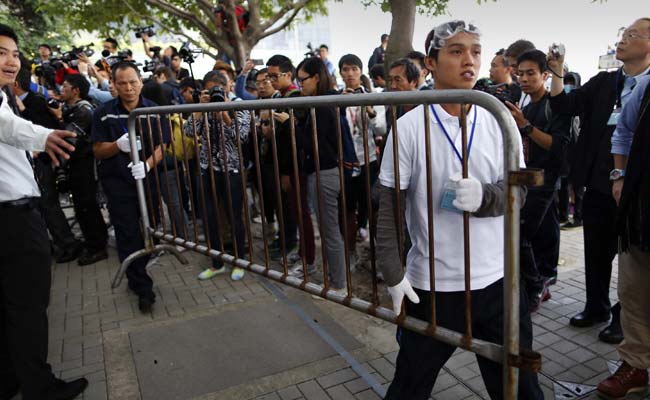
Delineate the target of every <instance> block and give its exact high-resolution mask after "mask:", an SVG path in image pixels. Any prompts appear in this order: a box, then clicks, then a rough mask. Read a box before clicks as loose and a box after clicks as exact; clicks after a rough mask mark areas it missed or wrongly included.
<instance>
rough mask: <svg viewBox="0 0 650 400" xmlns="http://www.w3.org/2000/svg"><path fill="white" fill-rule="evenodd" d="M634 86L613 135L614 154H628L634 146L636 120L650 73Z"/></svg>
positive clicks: (649, 80) (649, 79)
mask: <svg viewBox="0 0 650 400" xmlns="http://www.w3.org/2000/svg"><path fill="white" fill-rule="evenodd" d="M637 82H638V83H637V84H636V86H635V87H634V90H633V91H632V93H631V94H630V95H629V96H628V98H627V102H626V103H625V105H624V106H623V110H622V111H621V116H620V117H619V119H618V123H617V124H616V130H615V131H614V134H613V135H612V154H620V155H624V156H627V155H628V154H629V153H630V148H631V147H632V139H633V138H634V130H635V129H636V121H637V118H638V117H639V108H640V107H641V101H642V100H643V94H644V93H645V91H646V88H647V87H648V85H649V84H650V75H646V76H644V77H642V78H640V79H639V80H638V81H637Z"/></svg>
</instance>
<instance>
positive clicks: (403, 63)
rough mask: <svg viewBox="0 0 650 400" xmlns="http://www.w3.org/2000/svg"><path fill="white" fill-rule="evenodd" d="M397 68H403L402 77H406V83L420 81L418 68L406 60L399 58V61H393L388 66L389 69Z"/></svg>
mask: <svg viewBox="0 0 650 400" xmlns="http://www.w3.org/2000/svg"><path fill="white" fill-rule="evenodd" d="M397 67H404V75H406V80H407V81H409V82H416V83H417V82H418V81H419V80H420V71H419V70H418V67H417V66H416V65H415V63H413V61H411V60H409V59H408V58H400V59H399V60H395V61H393V63H392V64H391V65H390V69H393V68H397Z"/></svg>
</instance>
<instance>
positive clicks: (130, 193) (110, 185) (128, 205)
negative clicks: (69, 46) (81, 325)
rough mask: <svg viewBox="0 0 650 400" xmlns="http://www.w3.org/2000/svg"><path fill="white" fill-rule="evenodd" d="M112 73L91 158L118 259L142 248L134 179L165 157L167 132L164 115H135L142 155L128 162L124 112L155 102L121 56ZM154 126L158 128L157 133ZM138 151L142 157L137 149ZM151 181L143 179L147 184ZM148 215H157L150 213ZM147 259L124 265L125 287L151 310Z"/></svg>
mask: <svg viewBox="0 0 650 400" xmlns="http://www.w3.org/2000/svg"><path fill="white" fill-rule="evenodd" d="M112 78H113V82H114V85H115V90H116V91H117V98H116V99H114V100H111V101H109V102H107V103H104V104H103V105H102V106H101V107H100V108H98V109H97V110H96V111H95V113H94V115H93V127H92V133H91V139H92V142H93V152H94V153H95V157H96V158H97V159H98V160H100V162H99V167H98V172H99V178H100V179H101V183H102V187H103V188H104V192H105V193H106V197H107V198H108V212H109V214H110V217H111V222H112V223H113V227H114V228H115V239H116V241H117V253H118V257H119V260H120V262H123V261H124V260H125V259H126V258H127V257H128V256H129V255H131V254H133V253H134V252H136V251H138V250H141V249H142V248H144V239H143V237H142V233H141V232H140V224H139V223H138V221H139V220H140V217H141V215H140V209H139V206H138V197H137V192H136V185H135V180H136V179H144V178H145V177H146V176H147V174H148V173H149V172H150V171H151V170H152V169H153V168H156V167H157V166H158V164H159V163H160V161H161V160H162V159H163V158H164V154H165V146H166V145H167V144H168V143H169V141H170V134H169V122H168V121H167V119H166V117H164V116H161V120H160V125H159V124H158V123H157V122H156V120H155V118H151V119H150V120H151V124H148V123H147V119H146V117H139V118H144V119H143V120H142V121H136V135H137V137H138V139H139V143H141V146H142V151H144V158H143V160H141V161H140V162H139V163H137V164H133V162H132V161H131V146H130V143H129V134H128V132H129V130H128V119H129V113H130V112H131V111H133V110H134V109H136V108H142V107H153V106H156V105H157V104H156V103H154V102H152V101H150V100H147V99H145V98H144V97H142V96H141V95H140V93H141V91H142V79H141V77H140V71H138V67H136V66H135V64H133V63H131V62H126V61H125V62H120V63H118V64H117V65H115V66H113V68H112ZM140 122H141V123H140ZM148 126H151V135H149V132H148V131H147V130H148V129H147V128H144V130H145V131H144V132H143V131H141V129H142V127H148ZM158 127H161V128H162V129H161V132H159V131H158V129H159V128H158ZM161 136H162V142H161V140H160V138H161ZM151 138H153V143H152V141H151ZM140 156H141V157H142V152H140ZM160 173H162V172H160ZM154 181H155V180H154V179H148V183H149V184H151V183H153V182H154ZM151 193H152V196H151V202H152V204H153V206H152V209H151V210H150V212H152V214H155V213H156V210H158V196H157V195H156V193H157V192H156V188H155V187H153V186H152V190H151ZM150 217H151V218H152V219H155V218H156V216H155V215H150ZM148 261H149V256H148V255H147V256H143V257H139V258H137V259H136V260H134V261H133V263H131V265H130V266H129V268H127V270H126V277H127V279H128V286H129V289H131V290H132V291H133V292H134V293H135V294H136V295H137V296H138V308H139V309H140V311H141V312H143V313H145V312H149V311H151V306H152V305H153V303H155V301H156V295H155V294H154V292H153V281H152V280H151V277H150V276H149V275H148V274H147V262H148Z"/></svg>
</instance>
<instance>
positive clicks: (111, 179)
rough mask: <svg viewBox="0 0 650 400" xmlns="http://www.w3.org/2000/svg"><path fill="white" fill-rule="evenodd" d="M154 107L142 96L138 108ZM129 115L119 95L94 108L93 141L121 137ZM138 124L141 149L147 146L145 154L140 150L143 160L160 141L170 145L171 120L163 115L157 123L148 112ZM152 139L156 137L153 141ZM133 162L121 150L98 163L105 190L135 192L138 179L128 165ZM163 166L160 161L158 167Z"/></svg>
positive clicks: (111, 140) (125, 130) (122, 192)
mask: <svg viewBox="0 0 650 400" xmlns="http://www.w3.org/2000/svg"><path fill="white" fill-rule="evenodd" d="M154 106H157V104H156V103H154V102H153V101H150V100H147V99H145V98H144V97H140V102H139V103H138V106H137V107H136V108H142V107H154ZM128 118H129V113H128V111H127V110H126V109H125V108H124V106H123V105H122V102H121V101H120V99H119V98H115V99H113V100H111V101H108V102H106V103H104V104H103V105H102V106H101V107H99V108H97V109H96V110H95V113H94V115H93V127H92V132H91V135H90V137H91V140H92V142H93V143H102V142H114V141H116V140H117V139H118V138H119V137H120V136H122V135H123V134H125V133H127V132H128ZM147 119H149V121H150V123H148V122H147ZM135 126H136V135H137V136H138V137H139V138H140V142H141V144H142V148H143V149H144V157H143V156H142V153H140V159H141V160H143V161H144V160H145V159H146V158H148V157H149V156H151V153H152V150H153V149H154V148H155V147H156V146H158V145H160V144H161V143H165V144H167V143H169V142H170V134H169V122H168V120H167V117H166V116H164V115H163V116H161V118H160V125H158V120H157V118H156V116H155V115H152V116H149V118H147V116H146V115H142V116H140V120H137V121H136V124H135ZM149 126H151V135H150V134H149V132H150V131H149ZM159 126H160V127H161V129H160V130H159V129H158V127H159ZM141 128H142V132H141ZM143 133H144V134H143ZM161 133H162V141H161ZM150 138H153V140H151V139H150ZM152 142H153V146H152ZM163 156H164V154H163ZM130 162H131V156H130V155H129V154H128V153H124V152H119V153H117V154H116V155H115V156H113V157H111V158H107V159H104V160H101V161H100V162H99V166H98V171H99V178H100V179H101V180H102V185H104V187H105V189H106V190H117V191H119V192H120V193H121V194H133V195H134V196H135V195H136V191H135V180H134V179H133V176H132V175H131V170H130V169H129V168H128V164H129V163H130ZM161 165H162V164H158V166H159V167H160V166H161Z"/></svg>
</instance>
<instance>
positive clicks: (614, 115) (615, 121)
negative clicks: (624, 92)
mask: <svg viewBox="0 0 650 400" xmlns="http://www.w3.org/2000/svg"><path fill="white" fill-rule="evenodd" d="M621 110H622V108H620V107H617V108H615V109H614V111H612V114H611V115H610V116H609V120H608V121H607V125H608V126H616V124H618V118H619V117H620V116H621Z"/></svg>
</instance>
